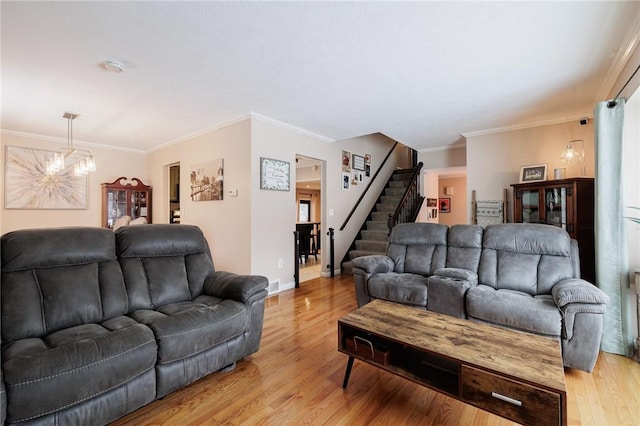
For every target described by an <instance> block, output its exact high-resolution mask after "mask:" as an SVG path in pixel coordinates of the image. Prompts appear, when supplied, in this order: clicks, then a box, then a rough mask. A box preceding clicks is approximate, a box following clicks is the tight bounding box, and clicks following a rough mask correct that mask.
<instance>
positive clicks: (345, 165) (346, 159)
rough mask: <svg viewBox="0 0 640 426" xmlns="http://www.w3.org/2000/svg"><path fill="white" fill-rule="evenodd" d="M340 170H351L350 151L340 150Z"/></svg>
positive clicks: (346, 171)
mask: <svg viewBox="0 0 640 426" xmlns="http://www.w3.org/2000/svg"><path fill="white" fill-rule="evenodd" d="M342 171H343V172H345V173H349V172H351V153H350V152H349V151H342Z"/></svg>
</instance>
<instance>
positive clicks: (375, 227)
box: [367, 212, 389, 232]
mask: <svg viewBox="0 0 640 426" xmlns="http://www.w3.org/2000/svg"><path fill="white" fill-rule="evenodd" d="M378 215H384V220H376V216H378ZM371 216H373V220H368V221H367V230H369V231H385V232H389V227H388V226H387V218H388V217H389V214H388V213H377V212H374V213H371Z"/></svg>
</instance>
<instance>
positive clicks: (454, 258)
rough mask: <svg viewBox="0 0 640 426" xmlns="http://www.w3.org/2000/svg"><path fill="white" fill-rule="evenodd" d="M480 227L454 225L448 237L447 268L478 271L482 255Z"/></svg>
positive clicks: (481, 230) (481, 231)
mask: <svg viewBox="0 0 640 426" xmlns="http://www.w3.org/2000/svg"><path fill="white" fill-rule="evenodd" d="M482 233H483V228H482V226H480V225H453V226H452V227H451V228H450V229H449V235H448V236H447V268H459V269H468V270H470V271H473V272H477V271H478V266H479V265H480V254H481V253H482Z"/></svg>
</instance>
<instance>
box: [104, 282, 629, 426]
mask: <svg viewBox="0 0 640 426" xmlns="http://www.w3.org/2000/svg"><path fill="white" fill-rule="evenodd" d="M355 308H356V302H355V294H354V289H353V278H352V277H351V276H345V277H341V276H337V277H335V278H317V279H313V280H310V281H306V282H304V283H302V284H301V288H299V289H296V290H288V291H285V292H283V293H281V294H278V295H274V296H271V297H270V298H268V299H267V304H266V310H265V322H264V332H263V338H262V345H261V347H260V350H259V351H258V352H257V353H255V354H253V355H251V356H250V357H247V358H246V359H245V360H243V361H240V362H238V364H237V367H236V369H235V370H233V371H231V372H228V373H214V374H211V375H209V376H207V377H205V378H203V379H201V380H199V381H197V382H196V383H194V384H192V385H190V386H187V387H186V388H184V389H181V390H179V391H177V392H174V393H173V394H171V395H169V396H167V397H165V398H164V399H162V400H159V401H155V402H154V403H152V404H150V405H148V406H146V407H143V408H141V409H140V410H137V411H135V412H134V413H131V414H130V415H129V416H127V417H124V418H123V419H120V420H119V421H117V422H116V423H114V424H115V425H219V424H251V425H253V424H258V425H305V424H306V425H400V424H406V425H418V424H419V425H511V424H513V423H512V422H510V421H507V420H505V419H502V418H500V417H498V416H495V415H493V414H489V413H487V412H485V411H482V410H479V409H476V408H473V407H472V406H470V405H467V404H464V403H462V402H459V401H457V400H455V399H452V398H449V397H446V396H444V395H441V394H439V393H437V392H434V391H431V390H429V389H427V388H424V387H422V386H419V385H416V384H414V383H412V382H409V381H407V380H404V379H402V378H399V377H396V376H393V375H392V374H389V373H386V372H384V371H382V370H380V369H377V368H374V367H371V366H369V365H367V364H364V363H360V362H358V361H356V362H355V364H354V367H353V371H352V373H351V379H350V381H349V387H348V388H347V390H343V389H342V379H343V376H344V370H345V366H346V362H347V357H346V355H344V354H342V353H339V352H338V351H337V320H338V318H340V317H341V316H343V315H345V314H346V313H348V312H350V311H351V310H353V309H355ZM565 377H566V383H567V406H568V423H569V425H598V426H600V425H602V426H604V425H616V426H617V425H638V424H640V364H638V363H636V362H634V361H633V360H631V359H629V358H625V357H622V356H618V355H612V354H607V353H601V354H600V357H599V360H598V363H597V365H596V368H595V370H594V372H593V373H591V374H589V373H585V372H583V371H579V370H573V369H566V370H565Z"/></svg>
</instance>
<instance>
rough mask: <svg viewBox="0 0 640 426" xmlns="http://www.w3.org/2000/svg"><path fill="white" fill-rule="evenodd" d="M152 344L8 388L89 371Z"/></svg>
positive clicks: (14, 384) (150, 341) (146, 343)
mask: <svg viewBox="0 0 640 426" xmlns="http://www.w3.org/2000/svg"><path fill="white" fill-rule="evenodd" d="M150 343H155V340H149V341H148V342H144V343H142V344H140V345H138V346H135V347H133V348H130V349H128V350H126V351H124V352H120V353H117V354H115V355H112V356H110V357H109V358H105V359H101V360H99V361H95V362H92V363H91V364H87V365H83V366H81V367H77V368H74V369H71V370H68V371H64V372H61V373H58V374H54V375H52V376H46V377H41V378H39V379H33V380H27V381H26V382H19V383H13V384H10V385H7V388H15V387H18V386H24V385H29V384H32V383H38V382H42V381H45V380H49V379H52V378H54V377H59V376H64V375H67V374H72V373H75V372H77V371H80V370H84V369H87V368H89V367H92V366H94V365H98V364H102V363H104V362H109V361H111V360H113V359H116V358H119V357H122V356H124V355H126V354H128V353H129V352H132V351H135V350H137V349H139V348H142V347H144V346H146V345H148V344H150Z"/></svg>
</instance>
